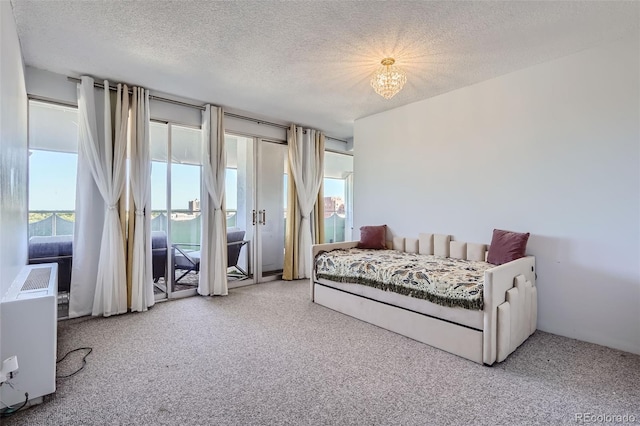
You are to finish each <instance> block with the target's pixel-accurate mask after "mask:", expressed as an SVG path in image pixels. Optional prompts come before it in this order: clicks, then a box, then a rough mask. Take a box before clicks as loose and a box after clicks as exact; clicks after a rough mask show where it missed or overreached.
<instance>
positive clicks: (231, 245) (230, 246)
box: [173, 228, 248, 283]
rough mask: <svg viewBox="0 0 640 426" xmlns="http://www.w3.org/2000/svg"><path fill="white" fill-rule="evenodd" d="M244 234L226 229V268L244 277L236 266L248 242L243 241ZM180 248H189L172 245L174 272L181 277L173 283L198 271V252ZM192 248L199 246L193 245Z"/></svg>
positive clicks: (232, 229)
mask: <svg viewBox="0 0 640 426" xmlns="http://www.w3.org/2000/svg"><path fill="white" fill-rule="evenodd" d="M244 234H245V231H244V230H242V229H239V228H227V268H231V267H233V268H235V269H236V270H238V271H239V272H240V273H241V274H243V276H244V277H246V276H247V272H246V271H245V270H244V269H242V268H241V267H239V266H238V260H239V259H240V252H241V251H242V247H243V246H244V245H245V244H247V243H248V241H245V240H243V238H244ZM180 246H183V247H185V246H186V247H189V245H188V244H174V245H173V247H174V248H175V255H174V257H173V259H174V260H173V263H174V268H175V270H176V271H178V270H179V271H181V275H180V276H179V277H178V278H176V279H175V281H174V283H178V282H179V281H180V280H181V279H183V278H184V277H185V276H186V275H187V274H188V273H189V272H195V273H198V272H199V271H200V250H194V251H187V250H185V249H184V248H183V247H180ZM193 247H199V246H196V245H194V246H193ZM236 274H237V273H236ZM236 274H234V275H236ZM236 276H237V275H236Z"/></svg>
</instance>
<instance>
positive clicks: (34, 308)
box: [0, 263, 58, 408]
mask: <svg viewBox="0 0 640 426" xmlns="http://www.w3.org/2000/svg"><path fill="white" fill-rule="evenodd" d="M57 292H58V265H57V264H55V263H43V264H39V265H27V266H25V267H24V268H23V269H22V270H21V271H20V273H19V274H18V276H17V277H16V279H15V280H14V282H13V283H12V284H11V287H9V290H8V291H7V293H6V294H5V295H4V296H3V297H2V299H1V300H0V363H1V362H2V360H4V359H7V358H9V357H10V356H13V355H16V356H17V357H18V371H17V373H15V374H14V377H13V378H12V379H10V380H9V382H10V383H11V385H12V386H9V385H8V384H7V383H4V384H3V385H2V386H1V387H0V400H1V401H2V402H0V407H2V408H4V407H6V406H14V405H18V404H22V403H23V402H24V401H25V392H28V393H29V401H28V404H29V405H34V404H38V403H40V402H42V401H43V397H44V396H45V395H48V394H51V393H53V392H55V390H56V341H57V323H58V318H57V316H58V310H57Z"/></svg>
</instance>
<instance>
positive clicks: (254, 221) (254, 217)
mask: <svg viewBox="0 0 640 426" xmlns="http://www.w3.org/2000/svg"><path fill="white" fill-rule="evenodd" d="M251 220H252V225H253V226H255V225H256V211H255V210H251Z"/></svg>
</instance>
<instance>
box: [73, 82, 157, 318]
mask: <svg viewBox="0 0 640 426" xmlns="http://www.w3.org/2000/svg"><path fill="white" fill-rule="evenodd" d="M104 87H105V89H104V90H103V89H96V88H95V87H94V80H93V79H92V78H91V77H86V76H85V77H82V78H81V82H80V83H79V84H78V115H79V125H78V176H77V184H76V223H75V228H74V250H73V270H72V276H71V297H70V301H69V317H71V318H73V317H78V316H83V315H88V314H91V315H96V316H97V315H102V316H110V315H114V314H121V313H125V312H127V308H128V307H131V310H134V311H136V310H137V311H144V310H146V309H147V308H148V307H149V306H152V305H153V303H154V296H153V282H152V276H151V274H152V265H151V223H150V216H149V215H150V213H151V212H150V211H149V212H148V213H147V210H148V207H149V206H150V176H151V160H150V156H149V99H148V91H146V90H144V89H140V88H133V90H132V93H133V95H132V96H130V95H129V88H128V87H127V86H126V85H121V84H118V85H117V88H116V92H115V93H113V92H111V91H110V90H109V89H108V88H109V82H108V81H106V80H105V81H104ZM100 96H102V98H103V102H100V101H99V100H98V101H96V97H98V98H99V97H100ZM112 98H113V99H115V108H113V104H112ZM130 101H131V103H130ZM127 135H128V136H129V141H130V143H131V145H130V146H129V147H128V146H127V142H128V141H127ZM127 147H128V148H129V149H128V151H129V154H130V167H129V169H130V172H129V178H130V181H127V165H126V155H127ZM126 185H130V188H129V189H130V191H129V192H128V193H127V191H125V187H126ZM127 196H128V197H130V199H129V201H128V202H127ZM127 209H128V211H127ZM127 213H129V214H131V216H132V217H129V218H128V217H127Z"/></svg>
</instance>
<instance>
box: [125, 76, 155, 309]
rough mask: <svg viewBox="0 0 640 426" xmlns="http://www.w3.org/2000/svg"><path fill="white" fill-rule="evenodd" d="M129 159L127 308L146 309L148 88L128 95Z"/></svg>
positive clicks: (149, 300) (149, 295) (149, 296)
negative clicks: (129, 202) (129, 100)
mask: <svg viewBox="0 0 640 426" xmlns="http://www.w3.org/2000/svg"><path fill="white" fill-rule="evenodd" d="M129 131H130V136H129V140H130V143H131V145H130V146H129V158H130V169H129V173H130V185H131V186H130V190H131V196H132V197H131V198H132V199H133V203H132V204H130V205H132V206H133V207H132V208H130V209H129V211H130V213H133V214H131V215H130V216H129V221H130V222H129V230H132V231H130V232H129V236H128V243H129V247H130V248H131V250H129V253H128V254H129V256H127V266H128V267H127V272H128V274H129V277H128V278H129V279H128V283H129V289H130V291H129V293H130V295H131V296H130V298H129V299H130V301H129V303H130V305H129V306H130V308H131V310H132V311H139V312H142V311H146V310H147V308H149V307H150V306H153V304H154V303H155V300H154V295H153V276H152V275H153V269H152V264H151V258H152V251H151V154H150V145H149V91H148V90H145V89H143V88H140V87H134V88H133V93H132V95H131V120H130V127H129Z"/></svg>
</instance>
